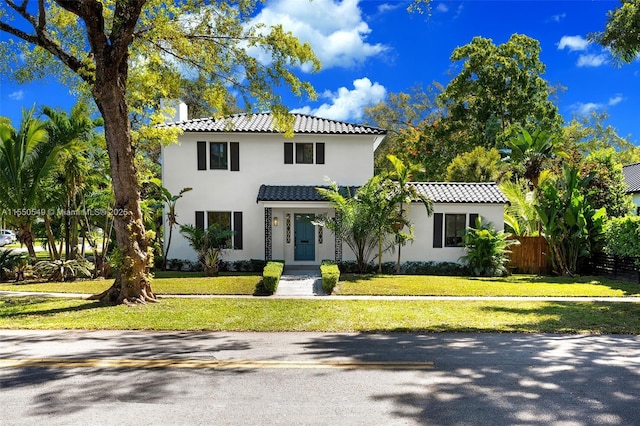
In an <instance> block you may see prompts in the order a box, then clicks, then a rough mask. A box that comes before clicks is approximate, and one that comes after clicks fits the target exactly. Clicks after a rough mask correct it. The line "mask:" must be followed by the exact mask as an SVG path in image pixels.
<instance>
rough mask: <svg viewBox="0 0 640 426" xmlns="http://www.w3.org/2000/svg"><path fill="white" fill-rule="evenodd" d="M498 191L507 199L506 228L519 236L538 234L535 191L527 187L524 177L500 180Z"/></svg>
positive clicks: (538, 221) (538, 220)
mask: <svg viewBox="0 0 640 426" xmlns="http://www.w3.org/2000/svg"><path fill="white" fill-rule="evenodd" d="M500 191H502V193H503V194H504V195H505V196H506V197H507V199H508V200H509V204H508V205H507V206H505V212H504V223H505V227H506V229H508V231H509V232H510V233H512V234H514V235H517V236H519V237H531V236H535V235H538V234H539V232H538V224H539V223H540V219H539V217H538V213H537V212H536V207H535V205H536V193H535V192H534V191H533V190H531V189H530V188H529V183H528V182H527V181H525V180H524V179H517V180H513V181H512V180H504V181H502V182H500Z"/></svg>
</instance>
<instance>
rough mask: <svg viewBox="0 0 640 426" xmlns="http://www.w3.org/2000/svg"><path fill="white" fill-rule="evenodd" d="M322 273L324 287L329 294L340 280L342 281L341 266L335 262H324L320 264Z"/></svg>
mask: <svg viewBox="0 0 640 426" xmlns="http://www.w3.org/2000/svg"><path fill="white" fill-rule="evenodd" d="M320 274H321V275H322V289H323V290H324V291H325V293H327V294H331V292H332V291H333V289H334V287H335V286H336V284H338V281H340V268H338V265H336V264H335V263H328V262H323V263H322V265H320Z"/></svg>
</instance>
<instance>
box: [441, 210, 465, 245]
mask: <svg viewBox="0 0 640 426" xmlns="http://www.w3.org/2000/svg"><path fill="white" fill-rule="evenodd" d="M443 219H444V223H443V231H444V235H443V237H444V242H443V243H444V244H443V246H444V247H455V248H459V247H464V241H463V236H464V233H465V231H466V229H467V213H445V214H444V218H443ZM451 219H453V221H454V222H453V228H454V229H453V233H454V234H455V235H452V233H451V232H449V231H450V230H451V225H452V224H451Z"/></svg>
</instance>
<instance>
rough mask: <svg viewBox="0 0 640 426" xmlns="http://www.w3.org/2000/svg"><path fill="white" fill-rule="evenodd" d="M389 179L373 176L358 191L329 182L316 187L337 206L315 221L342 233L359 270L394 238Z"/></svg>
mask: <svg viewBox="0 0 640 426" xmlns="http://www.w3.org/2000/svg"><path fill="white" fill-rule="evenodd" d="M388 183H389V182H388V181H386V180H384V179H382V178H381V177H380V176H374V177H373V178H371V179H369V181H367V182H366V183H365V184H364V185H362V186H361V187H360V188H358V189H357V190H356V191H355V193H352V192H351V189H350V188H346V187H339V186H338V185H337V184H336V183H335V182H329V188H318V189H317V191H318V193H320V195H322V196H323V197H324V198H325V199H326V200H328V201H329V202H330V203H331V204H332V206H333V208H334V209H335V216H333V217H329V216H316V218H315V220H314V224H316V225H320V226H324V227H326V228H327V229H329V230H330V231H331V232H333V233H334V234H335V235H336V236H338V237H340V238H341V239H342V241H343V242H344V243H346V244H347V246H348V247H349V248H350V249H351V251H352V252H353V254H354V255H355V258H356V264H357V267H358V271H359V272H361V273H363V272H366V270H367V268H368V265H369V263H370V262H371V260H372V257H373V254H374V253H375V252H376V250H377V251H378V256H379V260H380V261H381V259H380V257H381V253H382V252H385V251H387V250H389V249H390V248H391V246H392V245H393V244H394V240H392V239H390V238H387V236H388V235H389V234H390V232H391V222H390V217H391V215H392V213H393V212H394V210H395V208H396V203H395V202H394V200H392V198H393V195H392V191H393V189H394V188H390V187H389V185H388Z"/></svg>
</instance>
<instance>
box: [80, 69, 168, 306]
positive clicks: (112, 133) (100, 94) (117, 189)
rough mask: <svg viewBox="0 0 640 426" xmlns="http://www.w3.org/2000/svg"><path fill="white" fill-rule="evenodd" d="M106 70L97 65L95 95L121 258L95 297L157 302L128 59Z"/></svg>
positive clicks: (119, 300) (126, 301) (114, 301)
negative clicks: (134, 136)
mask: <svg viewBox="0 0 640 426" xmlns="http://www.w3.org/2000/svg"><path fill="white" fill-rule="evenodd" d="M103 71H104V72H101V70H100V67H97V69H96V82H95V86H94V89H93V95H94V98H95V100H96V104H97V105H98V108H99V109H100V112H101V113H102V117H103V118H104V129H105V139H106V142H107V150H108V152H109V160H110V163H111V164H110V167H111V178H112V184H113V192H114V195H115V205H114V208H113V216H114V227H115V230H116V242H117V247H118V250H119V252H120V256H119V257H120V259H121V263H120V264H119V265H118V266H117V272H116V278H115V282H114V283H113V285H112V286H111V288H109V289H108V290H106V291H105V292H103V293H101V294H99V295H96V296H93V298H99V299H100V300H101V301H103V302H107V303H116V304H119V303H125V304H132V303H145V302H149V301H154V302H155V301H156V297H155V295H154V294H153V291H152V290H151V284H150V279H149V264H148V259H149V253H148V248H149V241H148V238H147V236H146V235H145V229H144V224H143V220H142V212H141V209H140V188H139V185H138V178H137V174H136V167H135V164H134V156H135V153H134V148H133V145H132V140H131V131H130V130H131V129H130V123H129V116H128V111H129V109H128V107H127V102H126V97H125V95H126V76H127V61H126V59H125V60H124V61H122V62H121V63H120V65H119V66H118V67H117V68H115V67H114V68H110V67H106V68H105V69H103Z"/></svg>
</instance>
